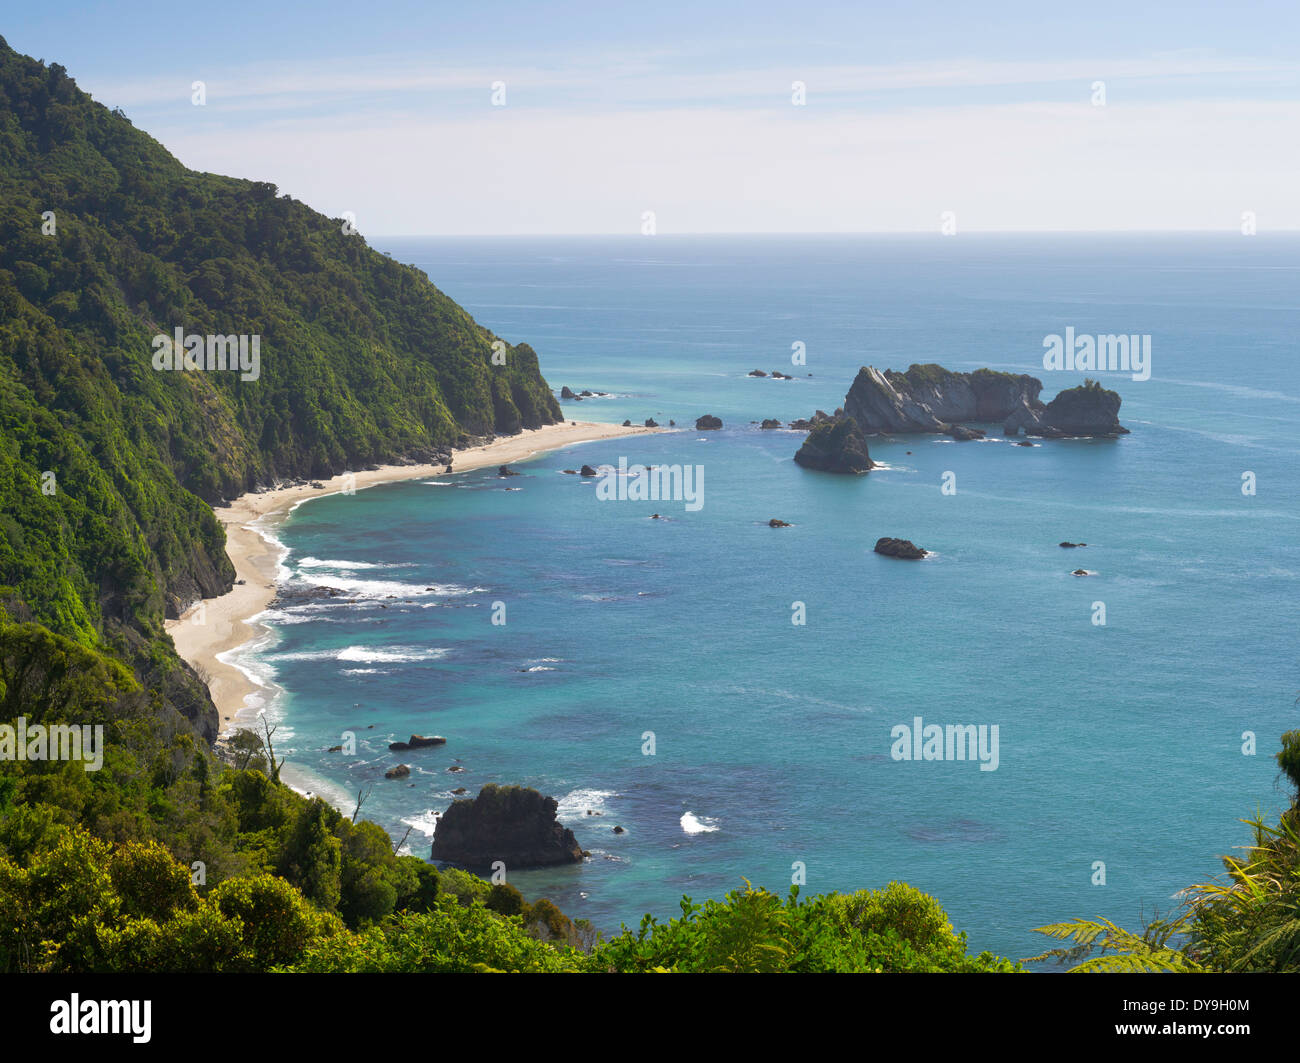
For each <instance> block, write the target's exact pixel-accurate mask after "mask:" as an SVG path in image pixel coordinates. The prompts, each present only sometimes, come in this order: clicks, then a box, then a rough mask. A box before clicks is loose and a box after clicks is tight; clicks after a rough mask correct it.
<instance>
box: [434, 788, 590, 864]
mask: <svg viewBox="0 0 1300 1063" xmlns="http://www.w3.org/2000/svg"><path fill="white" fill-rule="evenodd" d="M557 807H558V805H557V803H556V800H555V798H553V797H546V796H544V795H542V794H540V793H538V792H537V791H536V790H533V789H529V788H527V787H523V786H496V785H493V784H488V785H487V786H484V787H483V789H482V790H480V791H479V795H478V797H476V798H474V799H473V800H472V801H468V800H466V801H456V802H454V803H453V804H452V806H451V807H450V808H448V809H447V811H446V812H445V813H444V814H443V816H442V818H441V819H440V820H439V821H438V830H437V833H436V834H435V835H434V839H433V850H432V854H431V855H432V857H433V859H434V860H442V861H446V862H448V863H454V864H462V865H464V866H466V867H490V866H491V865H492V864H493V862H495V861H497V860H501V861H503V862H504V863H505V865H506V867H507V868H510V869H514V868H525V867H550V866H554V865H556V864H575V863H578V862H579V861H581V860H582V849H581V848H580V847H579V845H578V842H577V839H575V838H574V836H573V831H571V830H569V829H568V828H566V827H564V826H563V825H562V824H561V823H560V822H559V821H558V820H557V819H556V818H555V812H556V809H557Z"/></svg>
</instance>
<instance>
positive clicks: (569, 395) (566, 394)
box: [560, 384, 578, 399]
mask: <svg viewBox="0 0 1300 1063" xmlns="http://www.w3.org/2000/svg"><path fill="white" fill-rule="evenodd" d="M577 397H578V396H577V395H575V394H574V393H573V389H572V388H571V387H569V385H568V384H565V385H564V387H562V388H560V398H562V399H576V398H577Z"/></svg>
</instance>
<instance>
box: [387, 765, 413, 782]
mask: <svg viewBox="0 0 1300 1063" xmlns="http://www.w3.org/2000/svg"><path fill="white" fill-rule="evenodd" d="M410 774H411V766H410V765H409V764H399V765H397V767H395V768H389V769H388V770H387V771H386V772H384V778H385V779H405V778H406V777H407V776H408V775H410Z"/></svg>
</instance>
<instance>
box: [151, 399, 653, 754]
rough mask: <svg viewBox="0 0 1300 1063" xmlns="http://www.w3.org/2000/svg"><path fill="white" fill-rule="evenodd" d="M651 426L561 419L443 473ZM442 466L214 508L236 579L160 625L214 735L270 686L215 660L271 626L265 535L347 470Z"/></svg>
mask: <svg viewBox="0 0 1300 1063" xmlns="http://www.w3.org/2000/svg"><path fill="white" fill-rule="evenodd" d="M656 431H660V429H655V428H645V427H642V426H640V425H635V426H632V427H626V428H625V427H624V426H623V425H618V424H607V423H605V422H602V421H576V422H571V421H561V422H559V423H558V424H553V425H546V426H544V427H542V428H530V429H525V430H524V431H522V432H520V433H519V434H518V435H513V436H503V437H501V438H499V439H494V440H493V441H492V442H491V443H486V444H484V445H482V446H477V447H467V448H466V449H464V450H453V451H452V469H453V470H454V471H453V472H451V473H450V474H449V475H452V476H457V475H459V474H460V473H463V472H473V471H475V470H476V469H482V468H486V467H488V466H492V465H509V464H511V463H512V462H513V463H518V462H524V461H528V460H529V459H531V458H534V457H536V456H537V455H539V454H542V453H545V452H548V451H552V450H560V449H562V448H564V447H568V446H575V445H577V444H580V443H592V442H596V441H599V440H603V439H615V438H619V437H621V436H630V435H648V434H650V433H653V432H656ZM444 468H445V466H444V465H442V464H441V463H439V464H436V465H385V466H381V467H380V468H378V469H371V470H369V471H362V472H355V473H340V474H339V475H338V476H334V477H332V478H330V479H328V480H320V481H315V482H317V483H319V484H320V486H319V487H313V486H310V485H309V484H301V485H297V486H293V487H279V488H273V489H271V490H269V491H255V492H250V493H249V494H245V495H241V496H240V497H239V498H237V499H235V500H234V501H233V502H231V503H229V504H228V505H225V506H221V507H220V508H214V509H213V513H214V514H215V515H216V517H217V519H218V520H219V521H221V523H222V526H223V527H224V528H225V530H226V554H227V556H228V557H229V558H230V560H231V563H232V564H233V565H234V566H235V583H234V585H233V586H232V587H231V589H230V590H229V591H227V592H226V593H225V594H223V595H221V596H219V597H217V598H203V599H200V600H199V601H197V602H195V603H194V604H193V605H191V606H190V608H189V609H187V610H186V611H185V612H184V613H183V614H182V615H181V616H180V617H179V619H176V620H168V621H166V622H165V624H164V627H165V630H166V632H167V634H169V635H170V636H171V637H172V642H173V643H174V644H175V646H176V652H177V653H178V654H179V655H180V656H181V657H182V658H183V659H184V660H185V661H186V662H187V663H188V664H189V665H190V666H191V667H192V668H195V669H196V670H198V672H199V674H200V676H202V677H204V678H205V679H206V681H207V684H208V692H209V694H210V695H211V697H212V701H213V704H215V705H216V707H217V715H218V717H219V724H218V729H217V734H218V736H219V737H220V736H224V735H226V734H228V733H229V732H230V731H232V730H233V729H234V728H235V726H236V725H237V724H241V723H247V722H248V721H247V717H249V716H252V715H254V714H255V713H256V711H257V709H259V708H260V707H261V705H260V703H259V699H260V698H263V697H265V696H266V695H267V694H268V693H269V692H270V688H269V687H267V686H265V685H264V684H263V683H261V682H259V681H258V680H257V679H255V678H254V677H253V676H252V675H250V674H249V673H247V672H245V671H244V670H242V669H240V668H238V667H236V666H235V665H233V664H230V663H228V662H227V661H223V660H221V658H222V657H223V656H226V655H228V654H231V653H233V652H234V651H235V650H238V649H240V648H241V647H243V646H246V645H247V644H248V643H249V642H251V641H253V640H254V639H257V638H261V637H264V636H266V635H268V634H269V633H270V631H271V628H270V627H268V626H267V625H265V624H262V623H259V622H258V621H257V620H256V619H255V617H257V616H258V615H259V614H261V613H263V612H265V611H266V609H267V607H268V606H269V605H270V604H271V601H272V599H274V598H275V595H276V592H277V589H278V583H277V576H278V570H279V567H280V563H281V561H283V559H284V558H285V556H287V551H286V550H284V548H283V547H281V546H280V544H279V542H278V541H277V540H275V539H274V538H272V537H271V536H270V535H268V534H266V533H267V532H270V531H273V529H274V528H275V527H277V526H278V525H279V524H281V523H283V521H284V520H285V519H286V518H287V517H288V516H289V515H290V514H291V513H292V512H293V511H294V510H295V509H296V508H297V507H298V506H300V505H302V504H303V503H304V502H309V501H311V500H312V499H314V498H323V497H325V496H326V495H333V494H338V493H339V492H341V491H343V490H344V489H345V488H346V487H347V486H348V481H347V478H348V477H350V476H351V477H355V483H354V485H353V486H355V488H356V490H358V491H360V490H362V489H363V488H366V487H374V486H376V485H377V484H384V483H394V482H397V481H399V480H414V479H419V478H421V477H424V476H442V475H447V474H444V472H443V469H444ZM241 581H242V582H241ZM240 717H245V719H244V720H241V719H240ZM287 766H288V765H286V767H287Z"/></svg>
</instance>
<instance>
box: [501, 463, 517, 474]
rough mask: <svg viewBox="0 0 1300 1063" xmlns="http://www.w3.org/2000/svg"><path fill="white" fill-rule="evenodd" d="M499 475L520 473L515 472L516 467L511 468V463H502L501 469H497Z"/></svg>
mask: <svg viewBox="0 0 1300 1063" xmlns="http://www.w3.org/2000/svg"><path fill="white" fill-rule="evenodd" d="M497 475H498V476H518V475H519V473H517V472H515V471H514V469H512V468H510V466H509V465H502V466H501V467H500V468H499V469H497Z"/></svg>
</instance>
